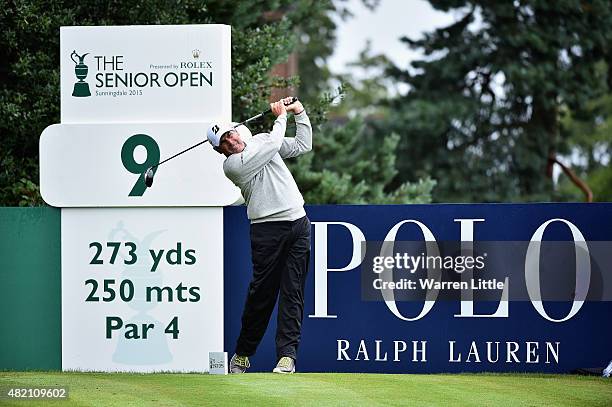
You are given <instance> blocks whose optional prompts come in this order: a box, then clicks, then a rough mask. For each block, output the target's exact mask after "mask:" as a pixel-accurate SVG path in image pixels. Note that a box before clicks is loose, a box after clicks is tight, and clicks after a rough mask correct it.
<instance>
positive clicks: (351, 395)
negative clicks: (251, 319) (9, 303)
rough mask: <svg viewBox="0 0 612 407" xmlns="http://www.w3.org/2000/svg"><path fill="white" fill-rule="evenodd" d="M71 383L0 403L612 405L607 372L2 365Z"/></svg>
mask: <svg viewBox="0 0 612 407" xmlns="http://www.w3.org/2000/svg"><path fill="white" fill-rule="evenodd" d="M8 386H16V387H43V386H46V387H51V386H54V387H57V386H65V387H68V391H69V399H68V400H58V401H54V402H50V401H40V402H36V401H22V400H18V401H9V400H6V399H4V400H0V405H3V406H5V405H6V406H26V405H27V406H30V405H32V406H36V405H39V406H43V405H44V406H50V405H57V406H105V407H107V406H218V405H266V406H276V405H278V406H281V405H292V406H293V405H295V406H312V405H314V406H317V407H321V406H346V405H350V406H356V405H363V406H406V405H408V406H410V405H414V406H482V405H494V406H610V405H612V379H603V378H599V377H584V376H574V375H544V374H435V375H396V374H350V373H297V374H294V375H276V374H272V373H247V374H243V375H230V376H212V375H207V374H178V373H174V374H173V373H163V374H162V373H159V374H127V373H82V372H0V387H2V388H3V389H5V388H6V387H8Z"/></svg>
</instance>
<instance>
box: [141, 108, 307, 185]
mask: <svg viewBox="0 0 612 407" xmlns="http://www.w3.org/2000/svg"><path fill="white" fill-rule="evenodd" d="M297 100H298V98H296V97H292V98H291V101H290V102H288V103H285V106H289V105H291V104H293V103H295V102H297ZM270 112H272V109H268V110H266V111H264V112H261V113H259V114H256V115H255V116H253V117H250V118H248V119H246V120H245V121H242V122H240V123H238V124H236V125H235V126H233V128H234V129H235V128H237V127H239V126H242V125H244V124H246V123H249V122H251V121H253V120H257V119H259V118H261V117H263V116H265V115H267V114H268V113H270ZM207 141H208V139H206V140H204V141H200V142H199V143H197V144H194V145H193V146H191V147H189V148H186V149H185V150H183V151H181V152H178V153H176V154H174V155H173V156H172V157H169V158H166V159H165V160H163V161H161V162H159V163H157V164H155V165H154V166H152V167H149V168H148V169H147V171H146V172H145V174H144V178H145V185H146V186H147V188H150V187H151V186H152V185H153V177H154V176H155V171H154V170H153V169H154V168H157V167H159V166H160V165H162V164H163V163H165V162H168V161H170V160H172V159H173V158H176V157H178V156H179V155H181V154H183V153H186V152H187V151H189V150H192V149H194V148H196V147H198V146H199V145H202V144H204V143H206V142H207Z"/></svg>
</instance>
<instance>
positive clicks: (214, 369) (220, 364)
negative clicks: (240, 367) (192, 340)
mask: <svg viewBox="0 0 612 407" xmlns="http://www.w3.org/2000/svg"><path fill="white" fill-rule="evenodd" d="M208 373H210V374H227V352H208Z"/></svg>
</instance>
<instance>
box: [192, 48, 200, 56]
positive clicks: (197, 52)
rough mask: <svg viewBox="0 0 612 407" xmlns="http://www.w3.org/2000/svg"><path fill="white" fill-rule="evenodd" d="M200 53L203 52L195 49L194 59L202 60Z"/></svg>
mask: <svg viewBox="0 0 612 407" xmlns="http://www.w3.org/2000/svg"><path fill="white" fill-rule="evenodd" d="M200 52H201V51H200V50H199V49H197V48H196V49H194V50H193V52H192V55H193V57H194V58H195V59H198V58H200Z"/></svg>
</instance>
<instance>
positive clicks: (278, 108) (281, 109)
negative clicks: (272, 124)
mask: <svg viewBox="0 0 612 407" xmlns="http://www.w3.org/2000/svg"><path fill="white" fill-rule="evenodd" d="M270 110H272V114H273V115H274V116H276V117H278V116H281V115H283V114H287V108H286V107H285V104H284V103H283V99H281V100H279V101H278V102H274V103H270Z"/></svg>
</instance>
